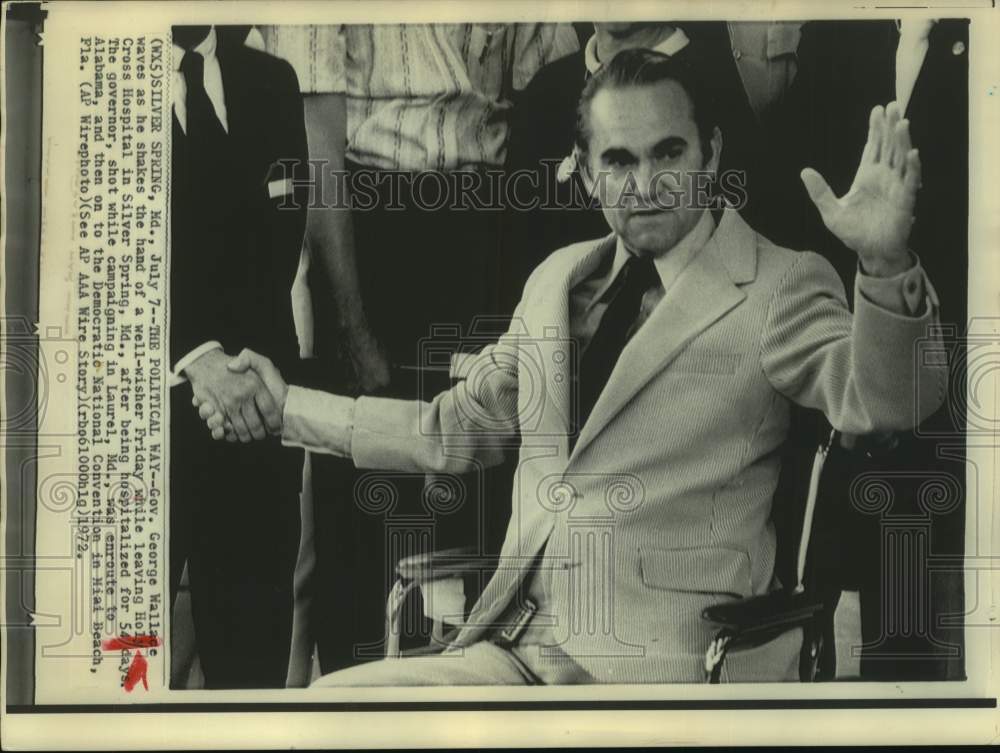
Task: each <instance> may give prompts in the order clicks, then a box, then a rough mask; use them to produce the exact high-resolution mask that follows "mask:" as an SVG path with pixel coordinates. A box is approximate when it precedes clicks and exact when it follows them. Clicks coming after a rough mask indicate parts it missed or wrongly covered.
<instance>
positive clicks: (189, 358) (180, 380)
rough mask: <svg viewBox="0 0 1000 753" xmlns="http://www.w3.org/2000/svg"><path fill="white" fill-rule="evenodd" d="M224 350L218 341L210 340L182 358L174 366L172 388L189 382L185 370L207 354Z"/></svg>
mask: <svg viewBox="0 0 1000 753" xmlns="http://www.w3.org/2000/svg"><path fill="white" fill-rule="evenodd" d="M216 349H218V350H222V343H220V342H218V341H217V340H209V341H208V342H206V343H202V344H201V345H199V346H198V347H197V348H195V349H194V350H192V351H191V352H189V353H188V354H187V355H186V356H184V357H183V358H181V359H180V360H179V361H178V362H177V365H176V366H174V370H173V372H172V373H171V374H170V385H169V386H171V387H176V386H177V385H178V384H184V383H185V382H186V381H187V377H185V376H184V369H186V368H187V367H188V366H190V365H191V364H193V363H194V362H195V361H197V360H198V359H199V358H201V357H202V356H203V355H205V354H206V353H208V352H210V351H213V350H216Z"/></svg>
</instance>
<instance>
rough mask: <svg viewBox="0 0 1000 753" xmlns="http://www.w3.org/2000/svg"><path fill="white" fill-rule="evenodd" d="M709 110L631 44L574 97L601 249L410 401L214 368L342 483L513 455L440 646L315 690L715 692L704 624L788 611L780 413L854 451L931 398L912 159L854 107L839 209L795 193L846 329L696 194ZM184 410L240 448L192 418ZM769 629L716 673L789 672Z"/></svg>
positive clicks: (715, 131)
mask: <svg viewBox="0 0 1000 753" xmlns="http://www.w3.org/2000/svg"><path fill="white" fill-rule="evenodd" d="M713 105H714V103H713V101H712V99H711V81H703V80H699V78H698V77H697V74H696V73H695V72H694V71H692V70H690V69H689V68H687V67H686V66H685V65H684V64H683V63H681V62H679V61H677V60H671V59H669V58H666V57H664V56H662V55H659V54H658V53H655V52H651V51H644V50H628V51H625V52H622V53H620V54H619V55H618V56H616V57H615V58H614V59H613V60H612V61H611V62H610V63H609V64H607V65H605V66H604V67H603V68H602V69H601V70H600V71H599V72H598V73H597V74H595V75H594V76H593V77H592V78H591V79H590V81H589V82H588V83H587V86H586V89H585V90H584V93H583V95H582V97H581V101H580V107H579V125H578V133H577V139H576V142H577V143H576V150H575V156H576V164H577V169H579V170H580V171H581V176H582V177H583V179H584V181H585V183H586V185H587V187H588V190H591V191H592V193H593V194H594V195H595V196H596V197H597V199H598V200H599V201H600V202H601V206H602V210H603V212H604V215H605V218H606V219H607V221H608V223H609V225H610V226H611V228H612V230H613V233H612V234H611V235H609V236H608V237H606V238H603V239H600V240H596V241H590V242H584V243H578V244H575V245H572V246H569V247H566V248H563V249H561V250H559V251H556V252H555V253H553V254H552V255H551V256H549V257H548V258H547V259H546V260H545V261H544V262H543V263H542V264H541V265H540V266H539V267H538V268H537V269H536V270H535V271H534V273H533V274H532V275H531V277H530V279H529V280H528V282H527V284H526V286H525V289H524V294H523V297H522V299H521V302H520V304H519V305H518V307H517V309H516V311H515V315H514V319H513V323H512V325H511V328H510V330H509V331H508V332H507V333H506V334H505V335H503V336H502V337H501V338H500V339H499V341H498V342H496V343H495V344H494V345H491V346H488V347H487V348H485V349H484V350H483V351H481V352H480V353H479V354H477V355H476V356H475V357H474V358H472V359H471V360H470V361H469V362H468V363H467V364H465V368H464V369H463V371H464V374H465V378H464V379H463V380H461V381H459V382H458V384H457V385H456V386H454V387H453V388H452V389H451V390H449V391H447V392H444V393H442V394H440V395H438V396H437V397H436V398H435V399H434V400H433V401H432V402H429V403H427V402H418V401H398V400H389V399H380V398H371V397H362V398H359V399H357V400H352V399H348V398H345V397H342V396H336V395H331V394H326V393H321V392H317V391H313V390H308V389H304V388H300V387H295V386H287V385H286V384H285V382H284V380H283V379H282V378H281V375H280V374H279V373H278V372H277V370H276V369H275V368H274V367H273V365H272V364H271V363H270V361H269V360H268V359H266V358H265V357H263V356H261V355H259V354H256V353H253V352H250V351H245V352H244V353H242V354H241V355H240V356H239V357H238V358H237V359H235V360H234V361H233V362H232V363H231V364H230V368H231V369H233V370H234V371H245V370H247V369H253V370H254V371H256V372H257V373H258V374H259V375H260V376H261V377H262V378H263V380H264V381H265V383H266V384H267V385H268V387H269V389H270V390H271V391H272V392H273V394H274V397H275V399H276V400H278V401H279V404H280V405H282V406H283V425H282V427H281V430H280V431H281V436H282V439H283V441H284V442H285V443H286V444H288V445H293V446H298V447H303V448H305V449H307V450H309V451H312V452H326V453H332V454H337V455H342V456H346V457H351V458H352V459H353V461H354V463H355V464H356V465H357V466H358V467H360V468H378V469H393V470H406V471H438V472H465V471H467V470H469V469H472V468H476V467H480V466H482V465H485V464H489V463H492V462H497V461H499V460H500V459H501V457H502V452H501V451H502V449H503V448H504V447H505V446H507V445H509V444H510V442H511V441H516V442H517V443H518V452H519V463H518V468H517V473H516V477H515V480H514V494H513V501H512V513H511V519H510V523H509V527H508V530H507V535H506V539H505V541H504V545H503V548H502V550H501V554H500V558H499V562H498V565H497V568H496V572H495V574H494V575H493V577H492V579H491V580H490V581H489V583H488V584H487V586H486V588H485V590H484V591H483V593H482V595H481V596H480V598H479V599H478V601H477V602H476V604H475V605H474V607H473V609H472V612H471V614H470V615H469V617H468V619H466V620H464V624H463V625H462V627H461V630H460V631H458V633H457V635H456V636H454V638H453V640H451V642H450V643H449V645H448V647H447V648H446V650H445V651H443V652H442V653H441V654H439V655H435V656H423V657H418V658H405V659H387V660H383V661H379V662H374V663H371V664H366V665H361V666H357V667H352V668H350V669H347V670H343V671H341V672H336V673H333V674H331V675H327V676H325V677H323V678H321V679H320V680H319V681H318V683H317V684H319V685H392V686H399V685H428V684H440V685H486V684H531V683H545V684H561V683H591V682H605V683H636V682H655V683H666V682H701V681H704V680H705V679H706V676H712V675H713V674H714V675H715V677H713V679H718V675H719V672H718V670H717V669H716V667H717V666H718V658H719V655H721V653H722V652H725V650H726V645H725V643H726V641H727V640H728V638H725V637H724V638H720V639H719V640H716V638H717V634H716V630H717V629H718V624H717V625H715V626H713V625H712V623H711V621H708V620H705V619H703V618H702V615H703V612H706V610H708V612H709V613H713V612H712V610H717V609H718V607H719V605H723V606H724V605H726V604H737V603H743V602H744V601H745V600H747V599H752V598H753V597H759V598H758V599H757V601H755V602H752V604H758V605H760V604H763V606H761V607H760V609H765V608H766V609H772V611H773V609H778V611H779V612H780V611H782V610H784V612H782V613H783V614H785V616H786V617H787V614H788V613H789V610H791V612H792V613H794V612H795V610H796V609H797V608H798V607H800V606H802V605H801V604H798V605H797V602H795V599H794V594H792V595H790V596H788V597H787V598H786V597H784V596H782V597H780V598H779V597H777V596H773V597H771V601H774V602H777V601H781V600H782V599H784V600H785V601H784V602H783V603H781V604H777V606H775V604H771V603H770V602H769V601H768V598H769V597H768V595H769V594H771V595H773V594H778V593H788V590H787V589H786V590H785V591H781V590H780V589H781V584H780V583H779V582H778V579H777V578H776V577H775V557H776V536H775V529H774V524H773V521H772V517H771V512H772V502H773V498H774V495H775V490H776V486H777V483H778V476H779V470H780V466H781V448H782V447H783V446H784V444H785V442H786V439H787V437H788V434H789V427H790V420H791V416H792V409H793V408H794V407H795V406H801V407H804V408H807V409H815V410H818V411H822V413H823V414H825V416H826V418H827V420H828V421H829V423H830V424H831V425H832V426H833V427H834V429H836V430H838V431H842V432H848V433H852V434H869V433H872V432H875V431H893V430H902V429H906V428H909V427H912V426H914V425H916V424H917V423H919V422H920V421H921V420H923V419H924V418H925V417H926V416H928V415H929V414H930V413H932V412H933V411H934V410H935V409H936V408H937V407H938V406H939V405H940V404H941V402H942V400H943V397H944V392H945V384H946V380H947V371H946V364H945V363H944V362H943V360H942V359H932V358H921V357H919V351H920V349H921V348H925V347H931V348H935V347H937V348H940V347H941V345H940V343H939V341H938V340H936V339H935V338H936V335H935V334H934V332H935V329H934V327H933V325H934V324H935V323H936V321H937V299H936V296H935V293H934V291H933V288H932V287H931V285H930V283H929V281H928V280H927V279H926V277H925V274H924V272H923V270H922V268H921V266H920V264H919V261H918V260H917V259H916V257H915V256H914V255H913V254H912V253H911V252H910V251H909V250H908V248H907V242H908V235H909V230H910V226H911V223H912V221H913V217H912V214H913V207H914V200H915V196H916V192H917V190H918V187H919V185H920V162H919V157H918V155H917V151H916V150H915V149H913V148H912V147H911V143H910V137H909V131H908V124H907V121H906V120H905V119H902V118H901V113H900V109H899V108H898V107H897V106H896V105H895V103H890V104H889V105H888V106H886V107H884V108H883V107H876V108H875V109H874V110H873V111H872V113H871V119H870V130H869V135H868V141H867V144H866V146H865V148H864V152H863V154H862V155H861V162H860V166H859V168H858V171H857V175H856V177H855V180H854V184H853V186H852V187H851V189H850V191H849V192H848V193H847V194H845V195H844V196H843V197H840V198H837V197H836V196H834V194H833V193H832V191H831V190H830V188H829V187H828V185H827V184H826V182H825V180H824V179H823V178H822V177H820V175H819V174H817V173H816V172H815V171H812V170H808V169H807V170H805V171H803V173H802V176H801V178H802V181H803V182H804V184H805V187H806V190H807V191H808V193H809V195H810V197H811V198H812V200H813V202H814V204H815V205H816V207H817V209H818V210H819V212H820V214H821V216H822V219H823V221H824V223H825V224H826V225H827V227H828V228H829V229H830V231H831V232H832V233H833V234H834V235H836V236H837V237H838V238H839V239H840V240H841V241H843V243H844V244H845V245H846V246H847V247H848V248H850V249H852V250H853V251H854V252H856V253H857V255H858V261H859V266H858V270H857V274H856V281H855V297H854V300H855V304H854V311H853V313H852V311H851V310H850V308H849V307H848V303H847V299H846V296H845V291H844V289H843V285H842V284H841V282H840V279H839V278H838V276H837V275H836V273H835V272H834V270H833V268H832V267H831V266H830V265H829V263H827V262H826V261H825V260H824V259H822V258H821V257H819V256H818V255H816V254H813V253H810V252H795V251H790V250H788V249H784V248H780V247H777V246H775V245H774V244H772V243H771V242H769V241H768V240H767V239H766V238H764V237H762V236H760V235H758V234H756V233H755V232H754V231H753V230H752V229H751V228H750V227H749V226H748V225H747V224H746V223H745V222H744V221H743V219H742V218H741V217H740V214H739V212H738V211H737V208H736V207H734V206H731V205H729V204H727V203H725V202H720V201H718V199H717V197H716V195H714V192H713V191H712V190H707V189H706V185H708V186H711V185H714V184H717V183H723V184H724V185H733V183H724V182H723V181H724V176H719V175H715V173H716V171H717V167H718V164H719V156H720V154H721V152H722V149H723V134H722V133H721V131H720V129H719V128H718V119H717V113H716V112H715V110H714V107H713ZM428 242H433V239H428ZM400 315H401V316H405V312H400ZM201 415H202V417H203V418H205V419H206V422H207V424H208V427H209V429H210V430H211V431H212V433H213V436H214V437H215V438H216V439H223V438H226V439H229V440H230V441H237V440H236V438H235V436H233V435H232V434H231V432H227V417H226V416H225V415H223V414H222V413H221V412H220V411H218V410H217V409H216V407H215V406H213V405H210V404H203V405H202V406H201ZM512 438H513V440H512ZM784 585H786V586H788V585H791V584H787V583H786V584H784ZM769 604H770V606H768V605H769ZM756 608H757V607H752V608H751V610H750V611H753V609H756ZM714 614H716V616H717V618H718V620H719V621H720V622H722V623H725V621H726V620H729V619H730V618H732V619H733V620H735V622H739V621H740V620H742V619H744V617H746V615H744V616H743V617H740V616H739V615H737V616H736V617H733V614H735V613H730V614H729V615H728V616H727V615H726V614H724V613H719V612H715V613H714ZM746 619H750V618H746ZM459 622H463V621H461V620H460V621H459ZM758 622H759V620H758ZM786 622H787V623H788V624H791V625H792V629H785V630H772V631H768V630H761V631H758V633H757V635H758V639H757V640H750V641H748V642H747V645H746V646H744V647H742V648H740V649H739V650H735V649H734V650H732V651H730V652H729V656H728V659H727V661H726V663H725V667H724V668H723V669H722V679H725V680H731V681H740V680H752V681H780V680H794V679H798V677H799V661H800V655H801V652H802V646H803V641H804V640H805V639H806V637H807V636H805V634H804V631H803V629H802V627H801V626H796V625H795V622H794V620H792V621H791V622H788V621H787V620H786ZM765 623H766V620H765ZM734 625H735V623H734ZM731 627H732V626H731ZM735 628H739V625H735ZM706 647H710V655H709V660H708V663H706ZM713 651H714V652H715V654H716V656H714V657H713V655H712V652H713Z"/></svg>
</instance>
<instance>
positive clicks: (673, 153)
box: [657, 146, 684, 160]
mask: <svg viewBox="0 0 1000 753" xmlns="http://www.w3.org/2000/svg"><path fill="white" fill-rule="evenodd" d="M683 154H684V147H683V146H668V147H666V148H665V149H663V150H661V151H660V153H659V154H658V155H657V159H661V160H663V159H667V160H675V159H678V158H679V157H680V156H681V155H683Z"/></svg>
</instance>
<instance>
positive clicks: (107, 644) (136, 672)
mask: <svg viewBox="0 0 1000 753" xmlns="http://www.w3.org/2000/svg"><path fill="white" fill-rule="evenodd" d="M159 645H160V638H159V637H158V636H155V635H132V636H128V635H125V636H121V637H119V638H111V639H109V640H106V641H101V648H103V649H104V650H105V651H135V652H136V653H135V656H133V657H132V663H131V664H130V665H129V668H128V672H126V673H125V681H124V682H123V683H122V687H123V688H125V692H126V693H131V692H132V690H133V689H134V688H135V687H136V685H138V684H139V683H140V682H142V687H143V689H144V690H149V682H148V681H147V679H146V672H147V671H148V670H149V662H147V661H146V657H145V656H143V655H142V651H141V649H144V648H153V647H155V646H159Z"/></svg>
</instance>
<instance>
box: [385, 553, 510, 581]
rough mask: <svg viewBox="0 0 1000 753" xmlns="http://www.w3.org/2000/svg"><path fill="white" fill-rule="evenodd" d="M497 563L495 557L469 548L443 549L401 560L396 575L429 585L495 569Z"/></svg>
mask: <svg viewBox="0 0 1000 753" xmlns="http://www.w3.org/2000/svg"><path fill="white" fill-rule="evenodd" d="M497 561H498V557H496V556H495V555H494V556H485V555H480V554H474V553H473V551H472V550H471V549H470V548H468V547H459V548H456V549H443V550H441V551H439V552H428V553H426V554H415V555H413V556H412V557H405V558H403V559H401V560H400V561H399V563H398V564H397V565H396V574H397V575H399V577H400V578H404V579H406V580H412V581H417V582H418V583H427V582H430V581H435V580H443V579H445V578H456V577H461V576H463V575H472V574H476V573H481V572H484V571H487V570H490V569H495V568H496V566H497Z"/></svg>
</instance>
